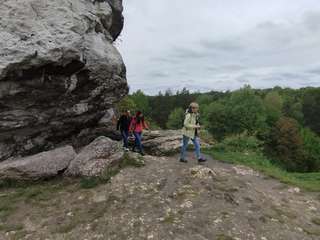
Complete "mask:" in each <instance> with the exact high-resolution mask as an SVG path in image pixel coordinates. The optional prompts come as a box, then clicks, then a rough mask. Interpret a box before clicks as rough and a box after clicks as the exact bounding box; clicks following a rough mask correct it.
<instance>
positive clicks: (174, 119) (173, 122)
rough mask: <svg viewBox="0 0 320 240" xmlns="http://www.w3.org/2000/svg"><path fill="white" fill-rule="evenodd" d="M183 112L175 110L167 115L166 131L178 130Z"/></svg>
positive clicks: (180, 109) (181, 122) (181, 123)
mask: <svg viewBox="0 0 320 240" xmlns="http://www.w3.org/2000/svg"><path fill="white" fill-rule="evenodd" d="M184 116H185V111H184V110H183V109H182V108H175V109H174V110H173V111H172V112H171V113H170V115H169V119H168V122H167V128H168V129H180V128H182V126H183V121H184Z"/></svg>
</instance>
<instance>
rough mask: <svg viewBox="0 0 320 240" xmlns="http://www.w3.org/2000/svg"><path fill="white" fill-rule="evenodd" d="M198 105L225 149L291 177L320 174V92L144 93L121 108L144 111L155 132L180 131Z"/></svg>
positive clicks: (203, 121)
mask: <svg viewBox="0 0 320 240" xmlns="http://www.w3.org/2000/svg"><path fill="white" fill-rule="evenodd" d="M192 101H196V102H198V103H199V104H200V114H201V118H200V119H201V124H202V125H203V126H204V127H205V129H207V130H208V131H209V133H210V134H211V135H212V136H213V137H214V139H216V140H217V141H218V142H219V143H220V145H221V146H223V147H224V148H230V149H231V150H233V151H259V152H261V154H264V155H266V156H268V157H269V158H271V159H272V161H273V162H274V163H275V164H277V165H279V166H281V167H282V168H285V169H286V170H288V171H297V172H316V171H320V88H303V89H298V90H295V89H290V88H280V87H275V88H272V89H263V90H261V89H252V88H251V87H250V86H245V87H243V88H242V89H239V90H237V91H233V92H229V91H228V92H215V91H211V92H207V93H190V92H189V91H188V90H186V89H183V90H182V91H178V92H176V93H174V94H173V93H172V92H171V91H170V90H167V91H166V92H164V93H161V92H159V94H158V95H157V96H147V95H145V94H144V93H143V92H142V91H140V90H139V91H137V92H135V93H133V94H131V95H130V96H128V97H126V98H125V99H124V100H123V101H122V102H121V103H120V104H119V108H120V109H122V108H128V109H132V110H137V109H139V110H141V111H143V112H144V114H145V116H146V117H147V119H148V120H149V122H150V123H151V125H152V126H153V128H158V127H159V128H163V129H167V128H169V129H180V128H181V127H182V122H183V118H184V114H185V110H186V108H187V107H188V105H189V103H190V102H192ZM230 149H229V150H230Z"/></svg>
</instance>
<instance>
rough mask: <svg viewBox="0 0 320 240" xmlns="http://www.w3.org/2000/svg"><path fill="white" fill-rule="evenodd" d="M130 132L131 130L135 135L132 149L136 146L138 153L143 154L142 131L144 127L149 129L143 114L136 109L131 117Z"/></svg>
mask: <svg viewBox="0 0 320 240" xmlns="http://www.w3.org/2000/svg"><path fill="white" fill-rule="evenodd" d="M129 129H130V132H133V135H134V137H135V144H134V147H133V149H132V151H135V148H136V147H137V148H138V150H139V152H140V154H141V155H144V152H143V145H142V132H143V130H144V129H147V130H148V129H149V127H148V125H147V123H146V122H145V121H144V116H143V114H142V112H141V111H137V113H136V115H135V116H134V117H133V118H132V120H131V123H130V128H129Z"/></svg>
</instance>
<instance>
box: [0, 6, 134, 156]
mask: <svg viewBox="0 0 320 240" xmlns="http://www.w3.org/2000/svg"><path fill="white" fill-rule="evenodd" d="M122 10H123V9H122V1H121V0H77V1H69V0H50V1H43V0H19V1H16V0H2V1H1V8H0V16H1V24H0V49H1V52H0V149H1V154H0V161H1V160H5V159H7V158H10V157H12V156H17V155H22V156H26V155H31V154H35V153H38V152H41V151H46V150H49V149H52V148H55V147H56V146H60V145H61V144H70V143H72V144H73V145H75V146H76V145H81V143H86V142H87V141H85V139H81V142H80V143H78V138H77V136H78V135H79V133H80V132H81V130H82V129H89V130H88V131H89V132H90V131H92V132H93V133H96V132H97V131H95V128H96V127H97V126H98V125H99V122H103V123H105V124H106V122H108V121H111V119H110V118H108V116H109V115H110V114H112V112H111V111H110V110H108V109H111V108H112V107H113V106H114V105H115V103H117V102H118V101H119V100H120V99H121V98H122V97H123V96H125V95H126V94H127V93H128V86H127V81H126V68H125V65H124V63H123V60H122V57H121V55H120V54H119V52H118V51H117V49H116V48H115V47H114V45H113V42H114V41H115V40H116V39H117V37H118V36H119V34H120V32H121V30H122V27H123V16H122ZM101 119H102V120H101ZM98 132H99V131H98ZM88 135H90V136H92V134H88ZM82 137H84V138H85V135H82ZM95 137H96V136H95Z"/></svg>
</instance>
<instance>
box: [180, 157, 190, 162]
mask: <svg viewBox="0 0 320 240" xmlns="http://www.w3.org/2000/svg"><path fill="white" fill-rule="evenodd" d="M180 162H183V163H187V162H188V161H187V160H186V159H183V158H180Z"/></svg>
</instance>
